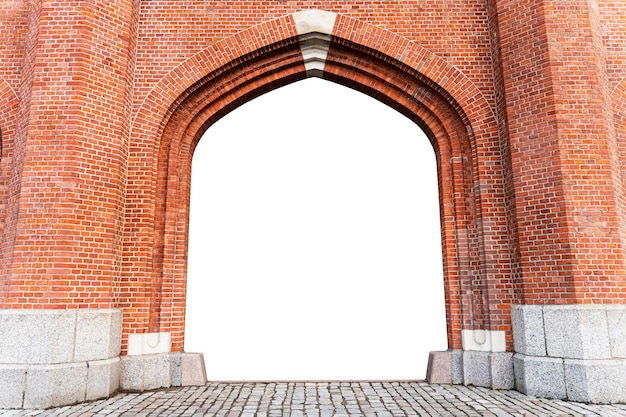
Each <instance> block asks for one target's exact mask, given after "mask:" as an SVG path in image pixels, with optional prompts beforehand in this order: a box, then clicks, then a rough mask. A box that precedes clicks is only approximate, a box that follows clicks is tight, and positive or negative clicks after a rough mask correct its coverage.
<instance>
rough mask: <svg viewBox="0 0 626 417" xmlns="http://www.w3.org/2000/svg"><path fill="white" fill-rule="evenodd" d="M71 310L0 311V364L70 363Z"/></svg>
mask: <svg viewBox="0 0 626 417" xmlns="http://www.w3.org/2000/svg"><path fill="white" fill-rule="evenodd" d="M75 328H76V311H75V310H0V363H6V364H9V363H11V364H54V363H68V362H72V356H73V353H74V332H75Z"/></svg>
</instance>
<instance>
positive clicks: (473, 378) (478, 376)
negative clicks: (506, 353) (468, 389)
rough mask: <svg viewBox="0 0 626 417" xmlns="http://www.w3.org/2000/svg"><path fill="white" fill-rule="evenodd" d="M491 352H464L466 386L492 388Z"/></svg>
mask: <svg viewBox="0 0 626 417" xmlns="http://www.w3.org/2000/svg"><path fill="white" fill-rule="evenodd" d="M490 354H491V353H490V352H479V351H474V350H466V351H464V352H463V379H464V384H465V385H475V386H477V387H486V388H491V360H490V357H489V356H490Z"/></svg>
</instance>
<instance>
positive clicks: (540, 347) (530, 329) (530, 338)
mask: <svg viewBox="0 0 626 417" xmlns="http://www.w3.org/2000/svg"><path fill="white" fill-rule="evenodd" d="M511 314H512V320H513V344H514V347H515V351H516V352H517V353H522V354H524V355H532V356H546V339H545V334H544V328H543V326H544V325H543V308H542V306H534V305H517V306H513V308H512V310H511Z"/></svg>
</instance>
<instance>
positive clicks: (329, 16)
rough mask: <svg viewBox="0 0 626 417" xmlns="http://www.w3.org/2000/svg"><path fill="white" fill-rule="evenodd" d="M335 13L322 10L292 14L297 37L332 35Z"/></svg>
mask: <svg viewBox="0 0 626 417" xmlns="http://www.w3.org/2000/svg"><path fill="white" fill-rule="evenodd" d="M336 19H337V13H332V12H326V11H324V10H302V11H301V12H297V13H294V14H293V20H294V21H295V22H296V31H297V32H298V35H305V34H307V33H312V32H318V33H324V34H326V35H332V33H333V28H334V27H335V20H336Z"/></svg>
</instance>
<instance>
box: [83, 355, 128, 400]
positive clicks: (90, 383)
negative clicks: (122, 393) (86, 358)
mask: <svg viewBox="0 0 626 417" xmlns="http://www.w3.org/2000/svg"><path fill="white" fill-rule="evenodd" d="M120 368H121V364H120V358H113V359H105V360H102V361H94V362H89V368H88V371H87V390H86V396H85V399H86V400H87V401H93V400H98V399H100V398H107V397H109V396H111V394H113V393H115V392H116V391H117V390H118V388H119V385H120Z"/></svg>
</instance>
